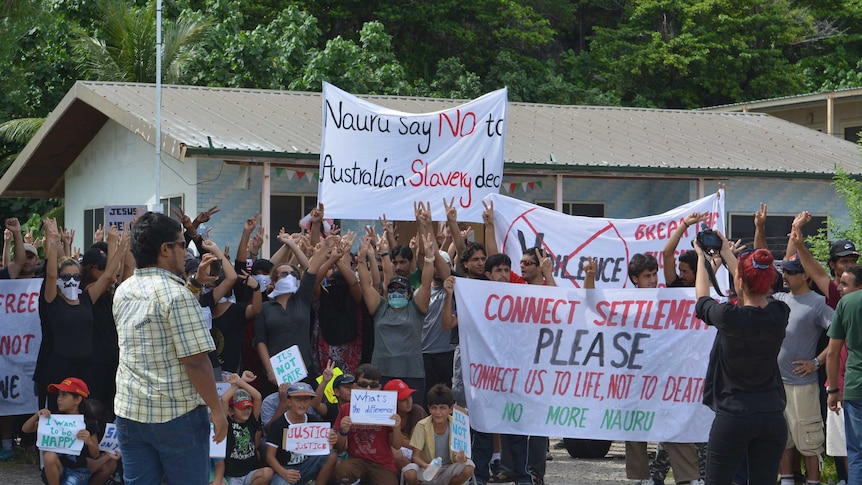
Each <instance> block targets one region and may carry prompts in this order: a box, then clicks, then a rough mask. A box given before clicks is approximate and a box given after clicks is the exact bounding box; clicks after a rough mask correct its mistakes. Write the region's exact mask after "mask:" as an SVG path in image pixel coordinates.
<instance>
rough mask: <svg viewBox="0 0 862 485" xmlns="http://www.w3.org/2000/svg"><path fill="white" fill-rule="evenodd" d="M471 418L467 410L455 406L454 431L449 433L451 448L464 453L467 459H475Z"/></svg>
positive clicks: (453, 412) (453, 413) (453, 416)
mask: <svg viewBox="0 0 862 485" xmlns="http://www.w3.org/2000/svg"><path fill="white" fill-rule="evenodd" d="M470 443H471V441H470V416H469V415H468V414H467V410H466V409H464V408H462V407H460V406H455V409H454V410H452V429H451V432H450V433H449V448H450V449H451V450H452V451H454V452H456V453H457V452H458V451H463V452H464V454H465V455H467V458H473V452H472V447H471V446H470Z"/></svg>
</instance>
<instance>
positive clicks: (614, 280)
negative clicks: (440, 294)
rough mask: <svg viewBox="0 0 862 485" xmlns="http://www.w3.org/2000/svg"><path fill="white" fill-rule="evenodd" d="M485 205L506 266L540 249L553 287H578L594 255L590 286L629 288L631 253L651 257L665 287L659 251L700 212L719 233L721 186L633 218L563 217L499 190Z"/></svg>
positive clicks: (683, 245) (721, 279) (685, 241)
mask: <svg viewBox="0 0 862 485" xmlns="http://www.w3.org/2000/svg"><path fill="white" fill-rule="evenodd" d="M485 203H486V204H490V203H493V204H494V230H495V234H496V241H497V247H498V248H499V249H500V252H503V253H505V254H506V255H508V256H509V257H510V258H512V261H513V263H512V270H513V271H515V272H516V273H517V272H520V267H519V265H518V261H519V260H520V258H521V256H522V255H523V254H524V251H525V250H526V249H528V248H532V247H541V248H542V249H544V250H545V251H546V252H547V253H548V254H549V255H550V256H551V257H552V259H553V260H554V279H555V280H556V283H557V286H567V287H574V288H582V287H583V283H584V270H583V266H584V263H585V262H586V261H587V259H588V258H590V257H593V258H598V271H597V272H596V276H597V279H596V288H632V282H631V280H629V278H628V263H629V260H630V259H631V257H632V256H633V255H634V254H636V253H642V254H647V253H649V254H652V255H653V256H655V257H656V259H657V260H658V264H659V270H658V278H659V286H665V284H666V282H665V281H664V273H663V267H664V261H663V258H662V254H661V253H662V249H664V246H665V244H666V243H667V240H668V238H669V237H670V236H671V234H673V232H674V231H675V230H676V229H677V227H679V226H680V225H681V224H683V222H682V221H683V219H684V218H685V216H687V215H689V214H691V213H693V212H700V213H703V212H706V213H708V216H707V217H708V219H707V221H706V225H707V226H708V227H710V228H712V229H715V230H719V231H721V232H723V233H725V223H724V222H725V215H724V191H723V190H721V191H719V192H718V193H714V194H712V195H709V196H707V197H704V198H702V199H698V200H695V201H693V202H689V203H688V204H685V205H681V206H679V207H677V208H675V209H671V210H669V211H667V212H665V213H664V214H659V215H654V216H647V217H640V218H637V219H607V218H602V217H579V216H569V215H566V214H563V213H560V212H557V211H553V210H551V209H546V208H544V207H539V206H537V205H533V204H530V203H529V202H524V201H521V200H518V199H513V198H511V197H506V196H504V195H500V194H491V195H489V196H488V197H486V198H485ZM698 225H699V224H698ZM699 230H700V227H697V228H695V227H689V228H688V229H687V230H686V231H685V233H684V234H683V237H682V238H681V240H680V242H679V244H678V245H677V249H676V255H677V256H679V254H681V253H683V252H685V251H686V250H690V249H691V248H692V245H691V243H692V241H693V240H694V239H695V237H696V235H697V232H698V231H699ZM674 259H675V260H676V259H677V258H674ZM717 278H718V283H719V287H720V288H721V290H722V291H724V290H725V289H727V288H728V286H729V284H728V279H727V272H726V271H725V270H722V271H719V272H718V274H717ZM692 294H693V293H692Z"/></svg>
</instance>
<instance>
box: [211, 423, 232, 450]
mask: <svg viewBox="0 0 862 485" xmlns="http://www.w3.org/2000/svg"><path fill="white" fill-rule="evenodd" d="M228 433H230V430H228ZM225 456H227V438H225V439H223V440H221V443H216V442H215V426H213V424H212V423H210V458H224V457H225Z"/></svg>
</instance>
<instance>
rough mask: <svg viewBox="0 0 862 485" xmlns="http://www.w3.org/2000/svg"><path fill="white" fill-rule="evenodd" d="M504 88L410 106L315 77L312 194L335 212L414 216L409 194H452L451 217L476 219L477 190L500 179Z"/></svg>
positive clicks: (484, 191)
mask: <svg viewBox="0 0 862 485" xmlns="http://www.w3.org/2000/svg"><path fill="white" fill-rule="evenodd" d="M505 135H506V90H505V89H500V90H498V91H494V92H492V93H488V94H486V95H484V96H482V97H481V98H478V99H475V100H473V101H470V102H469V103H466V104H463V105H461V106H458V107H456V108H451V109H447V110H443V111H437V112H434V113H424V114H410V113H404V112H401V111H395V110H392V109H388V108H384V107H382V106H378V105H375V104H372V103H369V102H368V101H365V100H362V99H359V98H357V97H355V96H353V95H351V94H349V93H346V92H344V91H342V90H340V89H338V88H336V87H335V86H332V85H330V84H327V83H323V140H322V147H321V150H320V184H319V186H318V187H319V188H318V200H319V201H320V202H322V203H323V204H324V206H325V208H326V215H327V216H329V217H334V218H343V219H376V218H378V217H379V216H380V215H381V213H384V212H385V213H386V217H387V218H388V219H390V220H414V219H415V217H416V216H415V214H414V211H413V204H411V202H412V201H433V202H434V203H433V204H432V214H431V215H432V217H433V219H434V220H445V219H446V214H445V209H444V207H443V204H441V203H440V200H441V199H444V198H445V199H446V200H447V201H449V200H452V199H454V204H455V208H457V209H458V219H459V220H461V221H465V222H482V210H483V207H482V198H483V197H485V196H486V195H488V194H490V193H495V192H499V190H500V185H501V183H502V180H503V144H504V140H505Z"/></svg>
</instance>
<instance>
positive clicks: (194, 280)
mask: <svg viewBox="0 0 862 485" xmlns="http://www.w3.org/2000/svg"><path fill="white" fill-rule="evenodd" d="M189 284H190V285H192V286H193V287H195V288H197V289H198V290H200V289H201V288H203V287H204V285H202V284H200V283H199V282H198V280H196V279H195V277H194V276H192V277H191V278H189Z"/></svg>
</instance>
